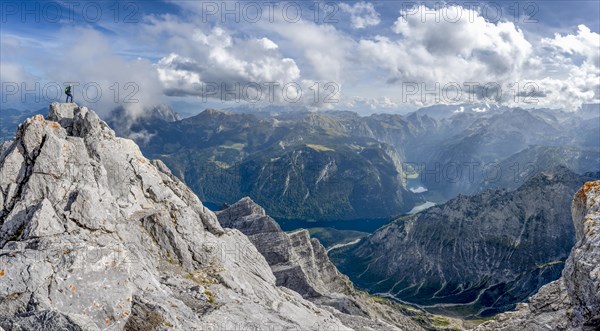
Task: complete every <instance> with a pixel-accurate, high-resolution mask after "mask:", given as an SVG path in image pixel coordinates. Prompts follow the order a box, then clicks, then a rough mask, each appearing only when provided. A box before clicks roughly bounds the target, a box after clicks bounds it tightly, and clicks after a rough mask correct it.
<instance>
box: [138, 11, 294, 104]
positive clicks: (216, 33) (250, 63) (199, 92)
mask: <svg viewBox="0 0 600 331" xmlns="http://www.w3.org/2000/svg"><path fill="white" fill-rule="evenodd" d="M146 29H147V31H148V32H149V33H155V34H162V35H163V36H164V38H165V40H166V41H165V42H166V45H167V47H168V49H172V50H174V51H173V52H171V53H170V54H168V55H166V56H164V57H162V58H161V59H160V60H159V61H158V63H157V65H156V68H157V70H158V74H159V78H160V81H161V82H162V84H163V85H164V87H165V90H166V93H167V94H169V95H174V96H186V95H193V96H202V97H206V96H210V97H213V98H221V99H227V98H228V97H235V95H231V94H228V93H226V91H229V90H233V89H234V88H236V86H239V88H238V90H237V92H236V93H237V96H238V97H239V96H241V97H244V93H243V89H244V88H246V87H247V88H249V89H250V90H252V91H251V92H248V93H247V94H246V95H248V97H249V98H251V99H253V98H254V97H255V96H256V93H257V89H256V86H257V85H260V86H264V87H265V88H268V84H271V83H277V84H279V85H284V84H287V83H291V82H296V81H298V80H299V78H300V69H299V68H298V66H297V65H296V62H295V61H294V60H293V59H291V58H286V57H284V56H282V55H281V53H280V52H279V50H278V48H279V46H278V45H277V44H276V43H275V42H274V41H272V40H271V39H269V38H266V37H262V38H251V37H248V38H246V39H242V38H236V37H234V36H233V35H232V34H231V33H230V32H228V31H227V30H225V29H223V28H220V27H215V28H213V29H211V30H208V31H205V30H204V29H203V28H201V27H200V26H196V25H194V24H192V23H189V22H185V21H181V20H179V19H177V18H174V17H171V16H163V17H152V18H150V19H149V24H148V25H147V27H146ZM208 85H211V86H217V87H218V90H217V91H215V90H214V89H213V87H209V86H208ZM222 87H225V88H222ZM221 92H222V93H221ZM250 93H251V94H252V95H249V94H250Z"/></svg>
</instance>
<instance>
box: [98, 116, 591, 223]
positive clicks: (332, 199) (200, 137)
mask: <svg viewBox="0 0 600 331" xmlns="http://www.w3.org/2000/svg"><path fill="white" fill-rule="evenodd" d="M163 113H168V114H171V115H169V116H168V118H164V116H158V115H157V114H156V112H154V113H153V114H152V115H151V116H146V117H142V118H139V119H137V120H136V121H135V122H134V123H133V125H131V126H129V127H123V125H120V123H121V122H122V121H121V120H120V119H121V118H122V114H121V113H119V112H118V111H117V112H115V113H114V114H113V116H112V118H110V119H109V120H108V121H109V123H111V126H112V127H115V128H116V131H117V133H118V134H120V135H123V136H130V137H131V138H134V139H135V140H136V142H138V143H139V144H140V145H141V148H142V150H143V151H144V152H145V153H147V154H149V155H151V156H152V157H155V158H158V159H161V160H163V161H164V162H165V163H167V164H168V165H169V166H170V167H171V168H172V169H173V170H174V172H175V174H176V175H177V176H179V177H180V178H182V179H183V180H185V181H186V183H188V184H189V185H190V187H192V189H194V191H195V193H196V194H198V195H199V196H200V197H201V198H202V199H203V201H206V202H207V203H208V204H209V205H212V206H213V208H218V207H219V206H220V205H222V204H225V203H229V204H230V203H233V202H235V201H237V200H239V199H240V198H242V197H243V196H246V195H248V196H250V197H252V198H253V199H254V200H255V201H257V203H260V204H261V205H262V206H264V207H265V209H266V210H267V212H268V213H269V214H271V215H273V216H274V217H277V218H289V219H319V220H327V219H330V220H339V219H360V218H380V217H390V216H394V215H400V214H402V213H404V212H407V211H409V210H411V209H412V208H413V207H414V206H415V205H418V204H419V203H422V202H423V199H428V200H433V201H435V202H438V203H439V202H443V201H446V200H448V199H451V198H453V197H455V196H457V195H458V194H474V193H477V192H482V191H483V190H485V189H487V188H511V189H514V188H516V187H518V186H520V185H521V184H523V183H524V182H525V180H527V179H528V178H530V177H531V176H533V175H535V174H536V173H539V172H540V171H542V170H548V169H552V168H553V167H555V166H557V165H564V166H566V167H568V168H569V169H571V170H573V171H575V172H577V173H583V172H586V171H598V170H600V165H599V164H600V115H599V114H600V113H599V112H598V109H597V108H594V107H591V106H589V107H586V108H585V109H582V110H580V111H578V112H571V113H567V112H563V111H560V110H551V109H521V108H508V107H500V106H493V105H485V104H481V105H460V106H445V105H439V106H433V107H428V108H423V109H419V110H418V111H415V112H413V113H410V114H407V115H394V114H374V115H370V116H366V117H363V116H359V115H358V114H356V113H353V112H350V111H319V112H312V111H309V110H308V109H306V108H302V107H287V108H286V107H275V106H272V107H268V108H249V107H245V108H244V107H238V108H234V109H232V110H231V111H221V110H214V109H209V110H205V111H204V112H202V113H200V114H198V115H196V116H193V117H189V118H186V119H182V120H177V116H176V115H172V113H174V111H171V112H164V111H163ZM413 186H414V187H418V186H422V187H423V188H425V190H426V191H425V192H424V193H421V194H415V193H412V192H411V191H410V190H409V188H412V187H413Z"/></svg>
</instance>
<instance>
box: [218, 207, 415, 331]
mask: <svg viewBox="0 0 600 331" xmlns="http://www.w3.org/2000/svg"><path fill="white" fill-rule="evenodd" d="M217 217H218V219H219V222H220V223H221V225H222V226H223V227H225V228H235V229H238V230H240V231H241V232H242V233H244V234H246V235H247V236H248V238H249V239H250V241H252V243H254V245H255V246H256V247H257V248H258V250H259V252H260V253H261V254H262V255H263V256H264V257H265V259H266V260H267V262H268V263H269V265H270V266H271V269H272V270H273V274H274V275H275V277H276V278H277V285H280V286H284V287H287V288H289V289H291V290H294V291H296V292H298V293H299V294H300V295H302V296H303V297H304V298H306V299H308V300H310V301H312V302H313V303H315V304H317V305H318V306H320V307H323V308H325V309H328V310H330V311H332V312H334V313H335V314H336V316H337V317H338V318H340V320H342V322H344V323H345V324H350V325H351V326H352V327H353V328H357V329H360V330H383V329H385V330H397V329H400V330H418V329H420V327H419V326H417V325H416V324H414V323H413V322H412V321H411V320H410V319H409V318H407V317H406V316H404V315H402V314H401V313H399V312H398V311H394V310H393V309H392V308H391V307H389V306H387V305H384V304H380V303H377V302H375V300H373V299H372V298H371V297H369V296H368V295H367V294H365V293H364V292H359V291H357V290H356V289H354V286H353V285H352V283H351V282H350V281H349V280H348V278H347V277H346V276H344V275H342V274H341V273H340V272H339V271H338V270H337V268H336V267H335V265H333V263H331V261H330V260H329V257H328V256H327V252H326V250H325V248H324V247H323V246H322V245H321V244H320V243H319V241H318V240H316V239H311V238H310V236H309V234H308V231H306V230H298V231H295V232H292V233H284V232H283V231H282V230H281V228H280V227H279V225H278V224H277V223H276V222H275V221H274V220H273V219H272V218H271V217H269V216H267V215H266V214H265V211H264V209H262V208H261V207H260V206H258V205H257V204H255V203H254V202H253V201H252V200H251V199H250V198H243V199H242V200H240V201H238V202H237V203H235V204H233V205H232V206H230V207H228V208H227V209H224V210H222V211H219V212H217Z"/></svg>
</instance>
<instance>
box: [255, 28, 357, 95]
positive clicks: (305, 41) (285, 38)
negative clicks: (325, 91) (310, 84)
mask: <svg viewBox="0 0 600 331" xmlns="http://www.w3.org/2000/svg"><path fill="white" fill-rule="evenodd" d="M263 26H264V27H265V28H268V29H270V31H272V32H273V33H275V34H277V35H278V37H279V38H280V39H281V43H283V44H284V45H285V49H286V50H287V51H288V52H292V53H294V54H296V57H298V58H299V59H298V61H300V62H302V64H305V66H303V68H304V72H305V73H306V75H307V76H309V77H311V78H312V79H316V80H321V81H326V82H336V83H338V84H340V85H341V82H342V81H343V80H344V79H345V77H346V76H348V75H347V74H346V71H347V69H348V65H347V62H348V60H349V59H348V58H349V57H351V56H352V55H351V54H352V51H353V49H355V45H356V42H355V41H354V40H353V39H352V38H351V37H350V36H348V35H346V34H344V33H342V32H340V31H339V30H337V29H336V28H335V27H334V26H333V25H329V24H315V23H314V22H310V21H305V20H301V21H298V22H295V23H289V22H286V21H285V20H282V19H279V20H278V21H276V22H274V23H265V24H263Z"/></svg>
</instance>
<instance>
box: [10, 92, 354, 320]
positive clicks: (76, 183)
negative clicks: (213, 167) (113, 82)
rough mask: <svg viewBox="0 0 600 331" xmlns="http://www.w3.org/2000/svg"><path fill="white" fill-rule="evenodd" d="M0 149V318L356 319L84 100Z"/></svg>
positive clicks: (53, 112) (54, 108)
mask: <svg viewBox="0 0 600 331" xmlns="http://www.w3.org/2000/svg"><path fill="white" fill-rule="evenodd" d="M1 146H2V147H1V149H0V153H1V154H0V173H1V174H2V175H1V176H0V206H1V208H2V210H1V212H0V307H2V308H1V309H0V329H1V328H4V329H5V330H31V329H42V328H45V329H48V330H56V329H68V330H99V329H103V330H104V329H111V330H158V329H160V330H199V329H202V330H205V329H223V330H230V329H236V330H237V329H275V330H280V329H290V328H291V329H302V330H305V329H306V330H311V329H312V330H316V329H321V330H322V329H335V330H343V329H348V328H349V327H351V326H352V325H354V324H352V323H353V322H342V321H341V319H340V318H339V317H338V316H337V315H336V313H333V312H332V311H330V310H326V309H323V308H321V307H319V306H318V305H315V304H313V303H311V302H309V301H307V300H305V299H303V298H302V297H301V296H300V295H299V294H298V293H297V292H295V291H292V290H290V289H288V288H286V287H279V286H277V285H276V278H275V276H274V275H273V273H272V272H271V268H270V267H269V265H268V264H267V261H266V260H265V258H264V257H263V255H262V254H260V253H259V252H258V251H257V250H256V248H255V246H254V245H253V244H252V242H251V241H250V240H249V239H248V237H247V236H245V235H244V234H242V233H241V232H240V231H238V230H235V229H223V228H222V227H221V225H220V224H219V222H218V221H217V218H216V216H215V214H214V213H212V212H211V211H209V210H207V209H206V208H205V207H204V206H203V205H202V203H201V202H200V200H199V199H198V198H197V196H196V195H194V194H193V193H192V191H191V190H190V189H189V188H188V187H187V186H185V185H184V184H183V183H182V182H181V181H179V180H178V179H177V178H176V177H174V176H173V175H172V174H171V173H170V171H169V169H168V168H167V167H166V166H165V165H164V164H163V163H162V162H160V161H151V160H148V159H146V158H145V157H144V156H143V155H142V153H141V152H140V150H139V148H138V146H137V145H136V144H135V143H133V141H131V140H128V139H122V138H118V137H116V136H115V135H114V132H113V131H112V130H111V129H110V128H109V127H108V126H107V125H106V123H104V122H103V121H102V120H100V119H99V118H98V116H97V115H96V114H95V113H94V112H93V111H91V110H89V109H87V108H86V107H79V106H77V105H75V104H59V103H53V104H52V105H51V106H50V111H49V115H48V118H47V119H45V118H44V117H42V116H35V117H33V118H30V119H28V120H27V121H26V122H24V123H23V124H22V125H21V126H19V128H18V130H17V134H16V138H15V140H14V141H12V142H10V143H6V144H2V145H1Z"/></svg>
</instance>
